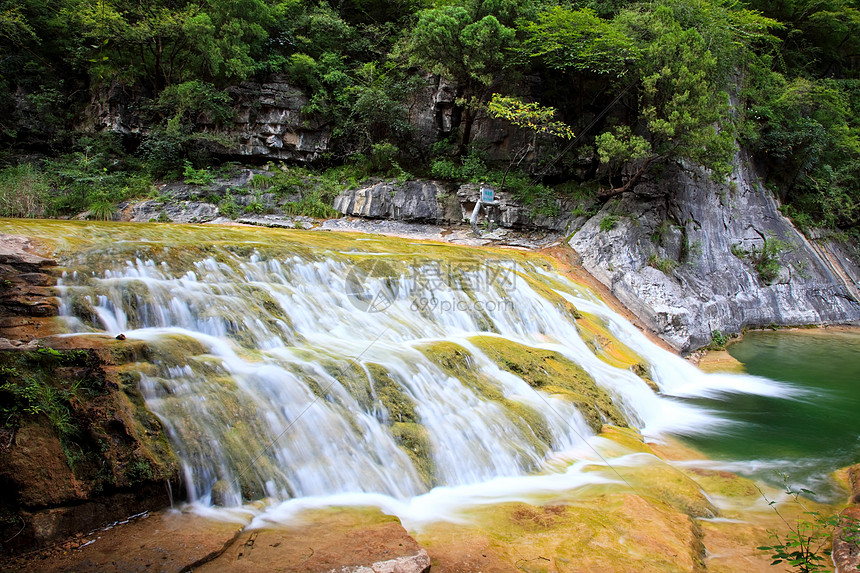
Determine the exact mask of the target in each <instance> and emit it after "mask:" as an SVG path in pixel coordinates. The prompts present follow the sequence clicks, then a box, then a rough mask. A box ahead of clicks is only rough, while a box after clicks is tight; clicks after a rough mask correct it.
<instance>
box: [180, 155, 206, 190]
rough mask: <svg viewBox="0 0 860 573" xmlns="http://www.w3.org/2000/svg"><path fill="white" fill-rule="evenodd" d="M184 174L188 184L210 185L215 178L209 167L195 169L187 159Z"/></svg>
mask: <svg viewBox="0 0 860 573" xmlns="http://www.w3.org/2000/svg"><path fill="white" fill-rule="evenodd" d="M183 175H184V176H185V183H186V184H187V185H209V184H210V183H212V179H213V176H212V173H211V172H210V171H209V169H208V168H206V167H202V168H200V169H194V166H193V165H191V162H190V161H188V160H187V159H186V160H185V171H184V172H183Z"/></svg>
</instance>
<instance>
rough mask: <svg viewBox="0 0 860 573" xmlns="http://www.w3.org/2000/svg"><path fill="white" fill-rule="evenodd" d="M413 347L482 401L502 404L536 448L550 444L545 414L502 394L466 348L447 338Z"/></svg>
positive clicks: (551, 442) (545, 447)
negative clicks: (477, 366)
mask: <svg viewBox="0 0 860 573" xmlns="http://www.w3.org/2000/svg"><path fill="white" fill-rule="evenodd" d="M416 348H417V349H418V350H420V351H421V352H422V353H423V354H424V355H425V356H426V357H427V358H428V359H430V360H431V361H433V362H434V363H435V364H436V365H437V366H439V367H440V368H441V369H442V371H443V372H445V374H447V375H448V376H451V377H453V378H456V379H457V380H459V381H460V382H462V383H463V384H465V385H466V386H468V387H469V388H471V389H472V390H473V391H474V392H475V393H476V394H477V395H479V396H480V397H481V398H483V399H484V400H490V401H493V402H495V403H496V404H498V405H499V406H501V407H502V409H503V411H504V412H505V413H506V414H507V416H508V418H509V419H510V420H511V421H512V422H513V423H514V424H515V425H516V426H517V427H518V428H519V429H520V431H521V432H522V434H523V435H524V436H525V437H526V438H530V439H531V440H532V442H533V444H534V449H535V451H546V450H547V449H548V448H550V447H551V446H552V445H553V439H552V433H551V432H550V431H549V427H548V426H547V423H546V420H545V419H544V417H543V416H541V415H540V413H539V412H538V411H536V410H535V409H534V408H532V407H531V406H529V405H526V404H523V403H522V402H518V401H516V400H512V399H509V398H507V397H505V395H504V393H503V392H502V390H501V388H500V386H499V384H498V383H497V382H496V381H494V380H492V379H491V378H489V377H488V376H486V375H485V374H483V373H481V372H479V371H478V370H477V369H476V368H475V367H474V358H473V357H472V354H471V353H470V352H469V351H468V350H467V349H466V348H463V347H462V346H460V345H459V344H456V343H454V342H448V341H438V342H432V343H427V344H421V345H418V346H417V347H416Z"/></svg>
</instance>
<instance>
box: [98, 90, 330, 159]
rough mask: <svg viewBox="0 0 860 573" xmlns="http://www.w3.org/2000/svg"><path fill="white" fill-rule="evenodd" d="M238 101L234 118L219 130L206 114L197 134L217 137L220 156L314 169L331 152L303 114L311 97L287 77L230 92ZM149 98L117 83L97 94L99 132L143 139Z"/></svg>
mask: <svg viewBox="0 0 860 573" xmlns="http://www.w3.org/2000/svg"><path fill="white" fill-rule="evenodd" d="M227 92H228V93H229V94H230V96H231V98H232V100H233V118H232V119H231V120H230V121H229V122H227V123H226V124H216V123H215V122H214V121H212V118H210V117H208V116H206V115H205V114H201V115H200V116H199V117H197V119H196V123H197V128H198V129H199V130H200V131H205V132H208V133H211V134H213V135H215V136H218V137H219V138H220V139H221V140H222V141H223V142H224V143H225V145H224V146H219V148H218V151H219V152H220V153H222V154H224V155H227V156H231V157H236V158H253V159H263V160H288V161H298V162H304V163H309V162H313V161H315V160H317V159H318V158H319V157H320V154H322V153H323V152H325V151H326V150H327V149H328V145H329V140H330V138H331V132H330V131H329V129H328V128H327V127H326V126H324V125H322V124H320V123H319V122H318V121H315V120H314V119H313V118H312V117H308V116H307V115H304V114H302V108H303V107H304V106H305V105H307V103H308V97H307V95H305V93H304V92H303V91H301V90H300V89H298V88H296V87H295V86H293V85H291V84H290V83H289V82H288V81H287V79H286V77H284V76H282V75H278V74H275V75H272V76H271V77H269V78H268V79H267V81H264V82H242V83H241V84H239V85H237V86H231V87H230V88H228V89H227ZM148 95H149V94H146V93H139V92H137V91H135V90H134V89H133V88H128V87H126V86H123V85H121V84H118V83H116V82H115V83H113V84H112V85H111V86H110V87H107V88H105V89H104V90H102V91H101V92H100V93H97V94H96V95H95V97H94V98H93V101H92V102H91V104H90V116H91V123H92V126H93V128H94V129H95V130H106V131H112V132H114V133H119V134H122V135H133V136H140V135H143V134H145V133H146V131H147V129H148V128H147V126H146V125H145V123H144V122H143V121H142V118H141V117H140V115H139V113H138V111H137V110H138V108H139V105H138V104H139V103H140V101H141V100H142V98H145V97H148Z"/></svg>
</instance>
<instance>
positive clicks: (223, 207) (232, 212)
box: [218, 193, 239, 219]
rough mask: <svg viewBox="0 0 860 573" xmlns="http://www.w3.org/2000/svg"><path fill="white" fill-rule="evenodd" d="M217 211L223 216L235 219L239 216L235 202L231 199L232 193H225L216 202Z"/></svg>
mask: <svg viewBox="0 0 860 573" xmlns="http://www.w3.org/2000/svg"><path fill="white" fill-rule="evenodd" d="M218 211H219V212H220V213H221V214H222V215H224V216H225V217H229V218H230V219H235V218H236V217H238V216H239V207H238V205H236V202H235V201H234V200H233V195H232V194H230V193H227V195H225V196H224V198H223V199H221V201H220V202H219V203H218Z"/></svg>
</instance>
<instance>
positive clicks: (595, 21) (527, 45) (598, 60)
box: [519, 6, 640, 76]
mask: <svg viewBox="0 0 860 573" xmlns="http://www.w3.org/2000/svg"><path fill="white" fill-rule="evenodd" d="M519 29H520V32H521V33H522V34H523V35H524V39H523V41H522V45H521V46H520V51H521V53H522V54H523V55H525V56H527V57H529V58H538V59H540V60H541V61H542V62H543V63H544V64H545V65H546V66H547V67H548V68H551V69H554V70H563V71H567V70H576V71H580V72H592V73H594V74H599V75H603V74H608V75H611V76H622V75H624V74H625V73H626V71H627V68H628V67H629V66H630V65H631V64H632V63H635V62H636V61H638V59H639V57H640V50H639V48H638V47H637V46H636V45H635V43H634V42H633V40H632V39H631V38H630V37H628V36H627V35H626V34H624V33H623V32H622V30H620V29H619V28H618V27H617V26H614V25H613V24H612V22H611V21H607V20H604V19H602V18H600V17H599V16H598V15H597V13H596V12H595V11H594V10H592V9H590V8H582V9H579V10H571V9H569V8H566V7H563V6H552V7H550V8H549V9H547V10H545V11H543V12H540V13H539V14H538V16H537V19H536V20H535V21H524V22H522V23H521V25H520V27H519Z"/></svg>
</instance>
